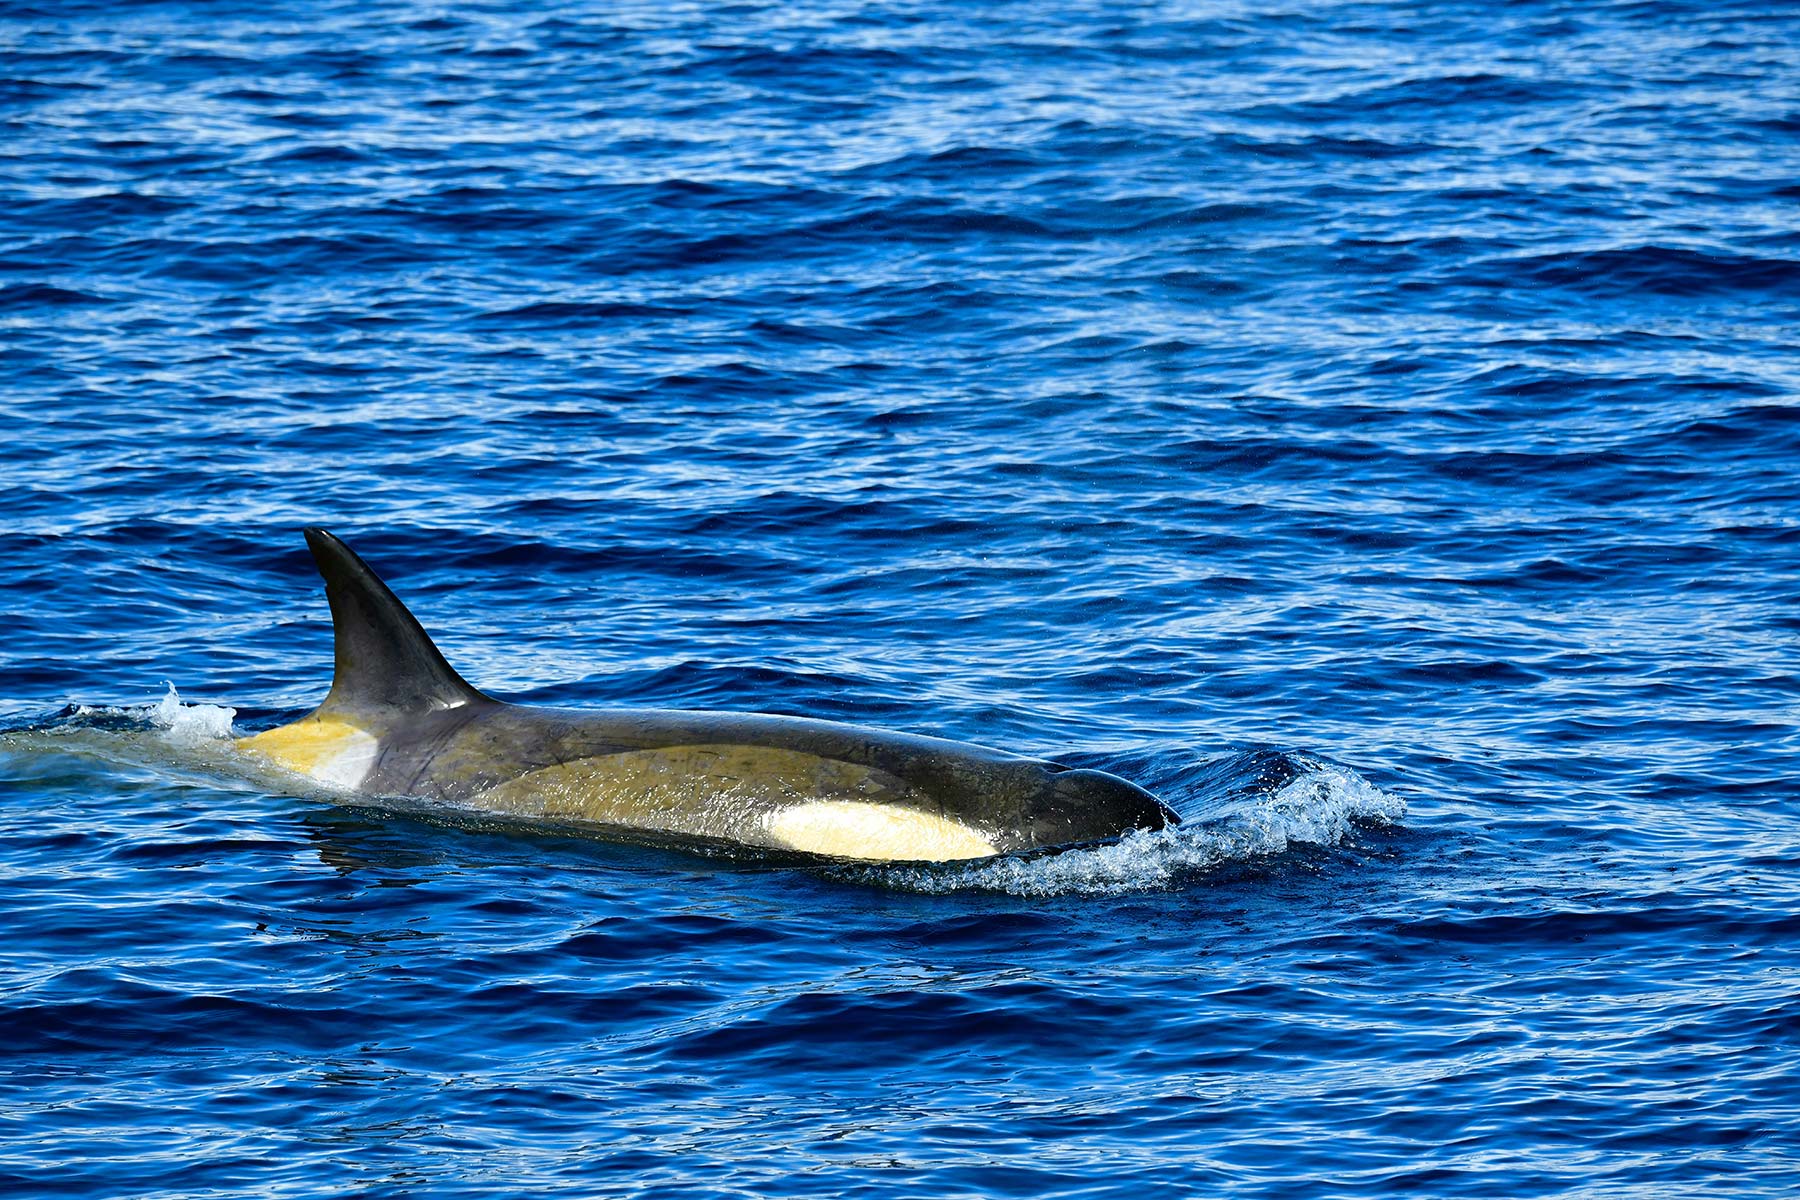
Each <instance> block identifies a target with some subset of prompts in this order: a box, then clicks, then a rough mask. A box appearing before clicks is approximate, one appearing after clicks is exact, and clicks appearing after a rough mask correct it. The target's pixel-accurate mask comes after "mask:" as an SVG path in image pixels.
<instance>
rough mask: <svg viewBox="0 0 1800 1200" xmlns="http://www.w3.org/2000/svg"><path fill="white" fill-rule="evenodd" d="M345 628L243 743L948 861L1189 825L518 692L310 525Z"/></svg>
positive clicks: (600, 815) (1006, 767) (737, 837)
mask: <svg viewBox="0 0 1800 1200" xmlns="http://www.w3.org/2000/svg"><path fill="white" fill-rule="evenodd" d="M306 541H307V544H308V545H309V546H310V547H311V548H312V552H313V557H314V559H315V560H316V561H317V562H318V566H319V573H320V574H321V575H322V576H324V578H325V594H326V597H327V598H328V599H329V601H330V603H331V617H332V622H333V626H334V631H335V637H336V669H335V674H334V676H333V678H332V683H331V691H330V693H329V694H328V695H327V696H326V697H325V700H324V702H323V703H322V704H320V705H319V707H318V708H317V709H315V710H314V711H313V712H312V713H310V714H309V715H307V716H305V717H302V718H301V719H300V720H298V721H295V722H293V723H292V724H289V725H283V726H280V727H279V728H276V729H270V730H268V731H266V732H263V733H259V734H256V735H255V736H253V737H248V738H245V739H243V740H242V741H241V742H240V743H239V744H240V745H241V746H242V747H243V748H244V749H246V750H249V751H253V752H255V753H257V754H260V755H262V756H264V757H266V758H267V759H269V760H270V761H272V762H274V763H276V764H278V765H280V766H282V767H285V768H287V769H289V770H292V771H295V772H298V773H299V774H302V775H306V776H309V777H311V778H312V779H315V780H318V781H319V782H322V783H325V784H328V785H331V786H333V787H337V788H341V789H346V790H350V791H354V792H358V793H362V794H366V795H370V796H395V797H415V798H421V799H430V800H439V801H444V802H448V803H452V804H455V805H459V806H465V807H470V808H474V809H479V810H486V811H491V812H497V813H506V814H512V815H518V816H526V817H543V818H552V819H556V820H558V821H573V822H579V823H593V824H595V825H598V826H611V827H623V828H626V829H631V830H639V831H644V832H647V833H651V834H656V835H666V836H671V837H674V838H678V839H679V838H684V837H686V838H695V839H708V840H711V839H722V840H725V841H729V842H734V843H739V844H742V845H747V846H757V847H768V848H772V849H781V850H795V851H801V852H804V853H809V854H820V855H829V856H834V857H841V858H855V859H869V860H885V861H936V862H941V861H948V860H954V859H972V858H984V857H987V856H990V855H995V854H1011V853H1016V852H1019V851H1027V850H1037V849H1045V848H1051V847H1058V846H1069V845H1078V844H1082V843H1091V842H1101V841H1107V840H1110V839H1113V838H1117V837H1120V836H1121V835H1123V834H1125V833H1127V832H1129V831H1131V830H1134V829H1161V828H1163V827H1164V826H1165V825H1171V824H1174V823H1175V822H1176V820H1177V818H1176V816H1175V814H1174V813H1172V812H1170V811H1169V810H1168V809H1167V808H1165V807H1164V806H1163V805H1162V803H1161V802H1160V801H1158V800H1157V799H1156V797H1154V796H1152V795H1151V794H1150V793H1148V792H1146V791H1144V790H1143V789H1142V788H1140V787H1138V786H1136V785H1135V784H1132V783H1128V782H1127V781H1125V780H1123V779H1120V778H1118V777H1117V776H1114V775H1109V774H1107V773H1105V772H1103V771H1089V770H1077V769H1071V768H1068V767H1063V766H1059V765H1058V764H1056V763H1052V762H1045V761H1042V760H1040V759H1034V758H1023V757H1020V756H1018V755H1013V754H1007V753H1004V752H1002V751H999V750H989V749H986V748H984V747H981V746H973V745H968V744H966V743H962V742H954V741H949V740H946V739H943V738H932V737H919V736H914V735H911V734H903V733H890V732H887V731H884V730H877V729H865V728H861V727H858V726H855V725H845V724H840V723H837V722H833V721H816V720H811V719H808V718H803V717H787V716H771V715H764V714H755V713H724V712H687V711H666V710H656V709H632V710H622V711H604V712H584V711H579V710H570V709H551V708H534V707H528V706H525V705H517V704H507V703H503V702H502V701H499V700H495V699H493V698H492V697H490V696H487V695H484V694H483V693H482V692H480V691H478V690H477V689H476V688H475V687H473V686H472V685H470V684H469V683H468V682H466V681H465V680H464V679H463V678H462V677H461V676H460V675H458V674H457V673H456V672H455V671H454V670H452V669H451V667H450V664H449V663H448V662H446V661H445V660H444V656H443V655H442V654H441V653H439V651H438V648H437V647H436V646H434V645H433V644H432V642H431V639H430V637H428V636H427V635H426V633H425V630H424V629H423V628H422V627H421V626H420V625H419V623H418V621H417V620H415V619H414V617H413V615H412V614H411V613H410V612H408V611H407V610H406V607H405V605H403V604H401V603H400V601H399V600H398V599H397V598H396V597H395V596H394V594H393V592H391V591H389V590H388V588H387V585H386V584H384V583H382V582H381V580H380V579H379V578H377V577H376V575H375V573H374V572H373V571H371V570H370V569H369V567H368V565H367V564H366V563H364V562H363V561H362V559H360V558H358V557H357V556H356V554H355V553H354V552H353V551H351V549H350V548H349V547H348V546H346V545H344V543H343V542H341V541H339V540H338V539H337V538H336V537H333V536H332V535H331V534H329V533H327V532H325V531H324V530H322V529H308V530H307V531H306Z"/></svg>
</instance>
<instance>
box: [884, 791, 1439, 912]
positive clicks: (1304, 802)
mask: <svg viewBox="0 0 1800 1200" xmlns="http://www.w3.org/2000/svg"><path fill="white" fill-rule="evenodd" d="M1301 762H1302V770H1301V771H1300V773H1299V774H1298V775H1297V776H1296V777H1295V778H1293V779H1291V780H1289V781H1288V782H1287V783H1286V784H1284V785H1282V786H1281V787H1279V788H1276V789H1274V790H1272V791H1270V792H1268V793H1266V794H1264V795H1261V796H1258V797H1255V798H1253V799H1251V800H1248V801H1245V802H1244V803H1242V804H1238V805H1234V806H1233V807H1232V808H1231V809H1230V810H1229V811H1227V812H1226V813H1223V814H1221V815H1220V816H1218V817H1217V818H1215V819H1213V820H1208V821H1204V822H1192V823H1189V824H1185V825H1178V826H1175V827H1173V828H1170V829H1164V830H1159V831H1157V832H1155V833H1150V832H1137V833H1129V834H1127V835H1125V836H1124V837H1123V838H1120V839H1119V840H1118V841H1117V842H1113V843H1111V844H1109V845H1105V846H1095V847H1092V848H1089V849H1083V850H1068V851H1065V852H1063V853H1061V854H1052V855H1047V856H1044V857H1040V858H1002V859H995V860H992V861H988V862H982V863H977V864H972V865H970V866H967V867H960V868H959V867H932V868H917V867H897V868H896V867H890V868H851V869H849V873H850V874H853V875H854V876H855V877H856V878H859V879H863V880H866V881H868V882H871V883H879V884H885V885H887V886H891V887H898V888H903V889H906V890H908V891H920V892H932V893H944V892H961V891H992V892H1006V893H1010V894H1012V895H1015V896H1056V895H1066V894H1089V895H1116V894H1118V893H1121V892H1137V891H1151V890H1155V889H1158V888H1163V887H1168V886H1170V884H1171V883H1172V882H1174V881H1175V880H1176V879H1177V878H1178V877H1180V876H1182V875H1184V874H1191V873H1194V872H1198V871H1205V870H1208V869H1210V868H1214V867H1217V866H1220V865H1221V864H1224V863H1228V862H1233V861H1243V860H1247V859H1252V858H1259V857H1264V856H1267V855H1274V854H1280V853H1282V852H1283V851H1285V850H1287V849H1288V848H1289V847H1290V846H1293V845H1296V844H1310V845H1316V846H1334V845H1337V844H1338V843H1340V842H1342V841H1343V840H1344V838H1345V837H1347V836H1348V835H1349V834H1350V832H1351V830H1352V828H1353V827H1354V825H1355V824H1356V823H1357V822H1363V823H1367V824H1374V825H1388V824H1393V823H1395V822H1397V821H1399V820H1400V819H1401V818H1403V817H1404V816H1405V815H1406V802H1405V801H1404V800H1401V799H1400V798H1399V797H1398V796H1392V795H1389V794H1388V793H1386V792H1384V791H1382V790H1381V789H1380V788H1378V787H1376V786H1375V785H1374V784H1372V783H1370V782H1369V781H1368V780H1366V779H1364V778H1363V777H1362V776H1360V775H1358V774H1357V773H1356V772H1355V771H1352V770H1350V769H1349V768H1348V767H1342V766H1338V765H1336V764H1332V763H1324V762H1318V761H1316V760H1310V759H1308V760H1301Z"/></svg>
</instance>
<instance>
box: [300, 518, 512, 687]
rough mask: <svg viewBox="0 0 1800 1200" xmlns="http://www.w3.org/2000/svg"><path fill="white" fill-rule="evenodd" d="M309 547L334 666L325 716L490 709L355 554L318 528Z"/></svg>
mask: <svg viewBox="0 0 1800 1200" xmlns="http://www.w3.org/2000/svg"><path fill="white" fill-rule="evenodd" d="M306 544H307V545H308V546H309V547H311V549H312V552H313V559H314V561H315V562H317V563H318V564H319V574H320V575H322V576H323V577H324V579H325V598H326V599H327V600H329V601H330V602H331V626H332V632H333V634H334V635H335V640H336V643H337V666H336V670H335V671H334V673H333V675H332V679H331V693H330V694H329V695H328V696H326V697H325V702H324V703H323V704H321V705H319V711H320V712H324V711H325V710H327V709H340V710H346V709H347V710H364V711H367V710H369V709H390V710H399V711H402V712H432V711H437V710H441V709H446V708H460V707H462V706H463V705H465V704H472V703H476V702H489V703H491V701H489V700H488V697H486V696H484V695H482V694H481V693H480V692H479V691H477V690H476V689H475V688H474V687H473V686H472V685H471V684H470V683H469V682H468V681H467V680H465V679H464V678H463V677H462V676H461V675H458V674H457V673H456V672H455V671H454V670H452V669H451V667H450V664H449V663H447V662H445V661H444V656H443V654H441V653H440V652H439V651H438V648H437V647H436V646H434V645H432V644H431V638H430V636H429V635H428V634H426V632H425V629H424V627H423V626H422V625H420V624H419V622H418V620H417V619H416V618H415V617H414V616H413V615H412V614H411V613H409V612H407V611H406V605H404V604H402V603H400V600H399V598H398V597H396V596H395V595H394V593H393V592H391V591H389V590H388V586H387V584H385V583H383V582H381V579H380V578H379V577H378V576H377V575H376V574H375V572H373V571H371V570H370V569H369V564H368V563H365V562H364V561H363V560H362V559H360V558H358V557H357V556H356V552H355V551H354V550H352V549H350V547H348V546H346V545H344V543H343V542H341V541H339V540H338V539H337V538H336V537H334V536H332V535H331V534H329V533H327V532H325V531H324V530H323V529H308V530H307V531H306Z"/></svg>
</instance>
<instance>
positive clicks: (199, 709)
mask: <svg viewBox="0 0 1800 1200" xmlns="http://www.w3.org/2000/svg"><path fill="white" fill-rule="evenodd" d="M168 688H169V692H168V694H167V695H166V696H164V697H163V698H162V699H161V700H160V701H158V702H157V703H156V704H155V705H154V706H153V707H151V708H148V709H145V710H141V711H142V715H143V716H144V717H146V718H147V719H148V720H149V722H150V724H151V725H153V726H155V727H156V728H157V729H160V730H162V731H163V735H164V736H165V737H166V738H167V739H168V740H169V741H171V742H173V743H174V744H176V745H177V746H201V745H205V744H206V743H208V742H217V741H223V740H224V739H226V738H229V737H231V736H232V728H231V722H232V721H233V720H234V719H236V717H237V709H235V708H226V707H225V706H224V705H222V704H183V703H182V702H181V696H180V695H179V694H178V693H177V692H176V691H175V685H174V684H173V683H169V684H168ZM126 711H127V712H130V713H132V714H133V715H137V713H138V712H139V711H140V710H132V709H127V710H126Z"/></svg>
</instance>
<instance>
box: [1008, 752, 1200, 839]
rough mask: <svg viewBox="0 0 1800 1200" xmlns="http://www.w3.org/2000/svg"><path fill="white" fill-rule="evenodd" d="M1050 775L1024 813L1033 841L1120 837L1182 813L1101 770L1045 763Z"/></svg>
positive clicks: (1176, 821) (1171, 820)
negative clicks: (1029, 807)
mask: <svg viewBox="0 0 1800 1200" xmlns="http://www.w3.org/2000/svg"><path fill="white" fill-rule="evenodd" d="M1044 767H1045V770H1046V771H1047V772H1048V773H1049V778H1048V779H1047V780H1046V781H1045V787H1044V788H1043V790H1042V791H1040V792H1039V793H1038V796H1037V801H1036V803H1035V804H1033V805H1032V806H1031V809H1030V811H1029V813H1028V814H1027V826H1028V828H1027V829H1026V830H1024V831H1023V832H1025V833H1026V835H1027V836H1028V837H1029V839H1030V841H1031V844H1032V845H1033V846H1040V847H1050V846H1073V845H1080V844H1081V843H1084V842H1105V841H1111V840H1113V839H1114V838H1119V837H1123V836H1124V835H1125V834H1127V833H1130V832H1131V831H1132V830H1134V829H1150V830H1155V829H1166V828H1167V827H1169V826H1171V825H1179V824H1180V823H1181V818H1180V817H1178V816H1176V815H1175V813H1174V812H1173V811H1172V810H1171V809H1170V808H1169V807H1168V806H1167V805H1165V804H1164V803H1163V802H1162V801H1160V800H1158V799H1157V798H1156V797H1155V796H1152V795H1151V794H1150V793H1149V792H1146V791H1145V790H1144V789H1143V788H1141V787H1139V786H1138V785H1137V784H1135V783H1132V782H1130V781H1129V780H1125V779H1120V778H1119V777H1118V776H1117V775H1109V774H1107V773H1106V772H1105V771H1088V770H1081V769H1078V768H1073V767H1063V766H1059V765H1057V764H1055V763H1046V764H1044Z"/></svg>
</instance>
